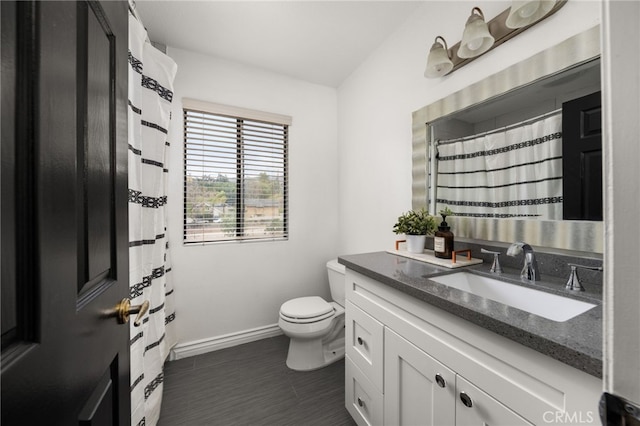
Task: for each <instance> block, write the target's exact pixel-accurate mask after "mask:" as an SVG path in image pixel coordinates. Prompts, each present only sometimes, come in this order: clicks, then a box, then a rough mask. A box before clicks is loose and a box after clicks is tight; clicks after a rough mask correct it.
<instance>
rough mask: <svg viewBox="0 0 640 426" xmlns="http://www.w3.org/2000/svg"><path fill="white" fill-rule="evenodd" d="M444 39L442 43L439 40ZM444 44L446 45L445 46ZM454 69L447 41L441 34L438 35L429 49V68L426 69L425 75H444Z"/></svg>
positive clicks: (432, 76)
mask: <svg viewBox="0 0 640 426" xmlns="http://www.w3.org/2000/svg"><path fill="white" fill-rule="evenodd" d="M438 39H440V40H442V43H440V42H439V41H438ZM443 44H444V46H443ZM452 69H453V62H451V56H450V55H449V47H448V46H447V41H446V40H445V39H444V38H442V37H441V36H437V37H436V39H435V40H434V42H433V45H432V46H431V50H430V51H429V57H428V58H427V68H426V69H425V70H424V76H425V77H427V78H436V77H442V76H443V75H446V74H448V73H449V72H450V71H451V70H452Z"/></svg>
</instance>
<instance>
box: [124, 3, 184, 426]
mask: <svg viewBox="0 0 640 426" xmlns="http://www.w3.org/2000/svg"><path fill="white" fill-rule="evenodd" d="M176 69H177V66H176V64H175V62H174V61H173V60H172V59H171V58H169V57H168V56H166V55H165V54H164V53H162V52H160V51H159V50H157V49H156V48H154V47H153V46H152V45H151V44H150V43H149V42H148V41H147V34H146V31H145V29H144V27H143V26H142V23H140V22H139V21H138V20H137V19H136V18H135V17H133V16H132V15H131V14H129V111H128V119H129V264H130V274H129V279H130V281H129V285H130V288H129V290H130V296H129V297H130V298H131V304H132V305H139V304H141V303H142V302H143V301H145V300H148V301H149V303H150V307H149V313H148V314H147V315H146V316H145V318H144V322H143V324H142V325H140V326H139V327H135V326H134V325H133V321H130V327H131V333H130V336H131V340H130V346H131V424H132V425H155V424H156V423H157V422H158V418H159V416H160V404H161V401H162V384H163V379H164V376H163V364H164V361H165V359H166V357H167V355H168V354H169V350H170V349H171V347H172V346H173V345H174V344H175V333H174V332H173V325H174V323H173V321H174V318H175V311H174V308H173V286H172V282H171V274H170V272H171V264H170V259H169V242H168V234H167V217H166V203H167V195H166V194H167V172H168V169H167V159H168V146H169V142H168V140H167V137H168V129H169V123H170V120H171V101H172V99H173V80H174V77H175V74H176Z"/></svg>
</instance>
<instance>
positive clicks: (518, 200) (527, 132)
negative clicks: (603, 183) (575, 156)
mask: <svg viewBox="0 0 640 426" xmlns="http://www.w3.org/2000/svg"><path fill="white" fill-rule="evenodd" d="M437 158H438V173H437V197H436V211H440V210H441V209H443V208H444V207H445V206H447V207H449V208H450V209H451V210H452V211H453V212H454V213H455V214H456V215H458V216H471V217H531V218H540V219H552V220H555V219H559V220H561V219H562V115H561V114H560V113H557V114H554V115H551V116H545V117H541V118H540V119H537V120H536V119H533V120H529V121H527V122H523V123H521V125H514V126H509V128H508V129H505V130H504V131H495V132H490V133H487V134H481V135H477V136H470V137H466V138H463V139H462V140H451V141H440V142H439V144H438V157H437Z"/></svg>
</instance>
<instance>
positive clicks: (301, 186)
mask: <svg viewBox="0 0 640 426" xmlns="http://www.w3.org/2000/svg"><path fill="white" fill-rule="evenodd" d="M167 53H168V54H169V56H171V57H172V58H173V59H174V60H175V61H176V62H177V64H178V74H177V77H176V81H175V87H174V88H175V92H174V102H173V103H174V107H173V119H174V121H173V123H172V129H171V132H170V135H169V140H170V141H171V148H170V152H171V154H170V164H169V167H170V173H169V193H168V200H169V215H170V217H169V220H170V222H169V223H170V229H169V232H170V241H171V244H172V246H171V247H172V260H173V281H174V286H175V299H176V316H177V318H176V327H177V334H178V345H179V346H180V345H184V344H185V343H191V342H194V341H199V340H203V339H204V340H206V339H212V338H217V337H219V336H223V335H226V334H231V333H238V332H243V331H245V330H250V329H253V328H257V327H264V326H269V325H273V324H276V323H277V321H278V309H279V308H280V305H281V304H282V303H283V302H284V301H286V300H288V299H291V298H293V297H300V296H308V295H319V296H323V297H326V298H328V297H329V291H328V281H327V278H326V276H327V274H326V269H325V262H326V261H327V260H328V259H330V258H332V257H335V256H336V255H337V254H338V252H337V241H338V234H337V231H338V210H337V189H338V177H337V171H338V166H337V114H336V103H337V98H336V96H337V93H336V90H335V89H332V88H328V87H324V86H319V85H315V84H310V83H306V82H303V81H299V80H295V79H291V78H288V77H283V76H280V75H276V74H273V73H270V72H265V71H262V70H259V69H255V68H251V67H246V66H243V65H240V64H237V63H232V62H228V61H223V60H220V59H215V58H212V57H207V56H203V55H200V54H196V53H193V52H189V51H185V50H180V49H176V48H171V47H169V48H168V52H167ZM183 97H188V98H193V99H199V100H204V101H210V102H216V103H221V104H227V105H233V106H239V107H244V108H251V109H256V110H261V111H268V112H272V113H278V114H285V115H290V116H292V117H293V124H292V126H291V127H290V139H289V147H290V151H289V181H290V187H289V212H290V238H289V240H288V241H283V242H262V243H233V244H210V245H197V246H194V245H190V246H184V245H183V244H182V220H183V219H182V209H183V205H182V200H183V196H182V191H183V181H182V173H183V166H182V162H183V154H182V149H183V144H182V132H183V130H182V126H183V122H182V109H181V108H182V98H183Z"/></svg>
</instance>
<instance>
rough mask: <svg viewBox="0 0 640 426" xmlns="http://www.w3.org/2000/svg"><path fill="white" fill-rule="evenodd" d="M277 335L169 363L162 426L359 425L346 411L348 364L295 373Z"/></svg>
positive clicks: (286, 343) (284, 341) (285, 340)
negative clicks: (287, 362)
mask: <svg viewBox="0 0 640 426" xmlns="http://www.w3.org/2000/svg"><path fill="white" fill-rule="evenodd" d="M288 346H289V338H287V337H286V336H277V337H272V338H268V339H263V340H259V341H256V342H252V343H247V344H244V345H240V346H235V347H233V348H228V349H223V350H220V351H215V352H210V353H207V354H203V355H198V356H194V357H190V358H185V359H181V360H178V361H172V362H167V363H166V364H165V381H164V395H163V401H162V412H161V414H160V422H159V423H158V424H159V426H183V425H198V426H203V425H207V426H208V425H224V426H227V425H247V426H254V425H273V426H280V425H282V426H285V425H291V426H298V425H310V426H339V425H350V426H352V425H355V422H354V421H353V419H351V417H350V416H349V414H348V413H347V410H346V409H345V408H344V360H341V361H339V362H336V363H334V364H332V365H330V366H328V367H325V368H322V369H320V370H315V371H308V372H297V371H293V370H290V369H288V368H287V365H286V364H285V361H286V358H287V349H288Z"/></svg>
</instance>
